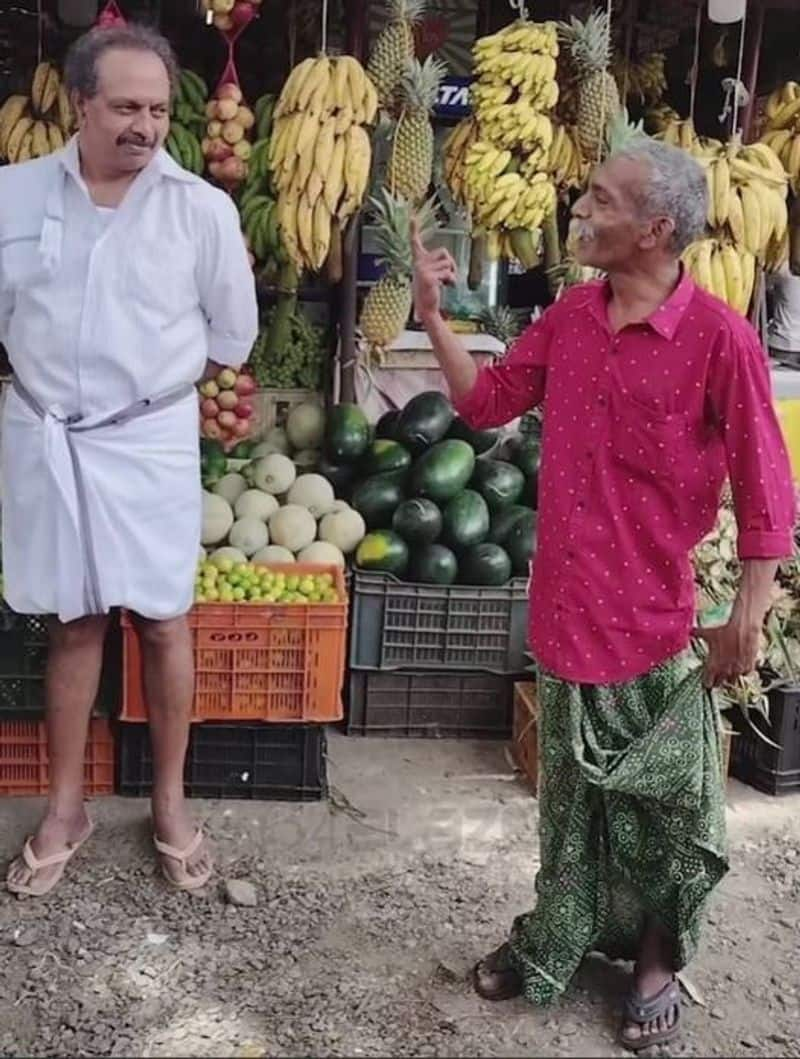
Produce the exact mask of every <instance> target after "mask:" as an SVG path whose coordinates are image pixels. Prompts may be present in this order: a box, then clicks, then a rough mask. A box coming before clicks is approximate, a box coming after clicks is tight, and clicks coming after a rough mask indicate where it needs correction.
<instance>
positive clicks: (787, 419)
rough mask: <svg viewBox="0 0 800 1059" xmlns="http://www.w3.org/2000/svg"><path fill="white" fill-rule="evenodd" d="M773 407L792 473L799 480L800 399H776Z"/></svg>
mask: <svg viewBox="0 0 800 1059" xmlns="http://www.w3.org/2000/svg"><path fill="white" fill-rule="evenodd" d="M775 406H776V408H777V410H778V419H779V420H780V424H781V428H782V430H783V436H784V438H785V439H786V445H787V447H788V449H789V456H790V457H791V460H792V473H793V474H794V477H795V479H796V480H800V397H790V398H783V399H781V398H778V399H777V400H776V401H775Z"/></svg>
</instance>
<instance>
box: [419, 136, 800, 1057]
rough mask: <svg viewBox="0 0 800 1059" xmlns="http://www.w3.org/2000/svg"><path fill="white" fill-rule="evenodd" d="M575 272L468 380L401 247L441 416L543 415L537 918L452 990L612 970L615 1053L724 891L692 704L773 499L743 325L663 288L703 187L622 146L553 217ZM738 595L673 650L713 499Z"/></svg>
mask: <svg viewBox="0 0 800 1059" xmlns="http://www.w3.org/2000/svg"><path fill="white" fill-rule="evenodd" d="M573 215H574V216H573V227H572V232H571V235H572V239H573V241H574V243H575V246H576V256H577V258H578V260H579V261H580V263H581V264H584V265H590V266H593V267H595V268H598V269H601V270H603V271H604V272H605V273H606V275H607V279H606V280H604V281H603V282H595V283H587V284H582V285H580V286H577V287H573V288H572V289H570V290H568V291H567V292H566V293H565V294H564V296H563V297H562V298H561V299H560V300H559V301H558V302H556V304H555V305H553V306H551V307H550V308H549V309H548V310H547V311H546V312H545V313H544V315H543V316H542V317H541V318H540V319H539V320H538V321H537V322H536V323H535V324H534V325H533V326H532V327H530V328H529V329H528V330H527V331H526V332H525V334H524V335H523V336H522V337H521V338H520V340H519V341H518V343H517V345H516V346H515V347H514V349H513V350H512V351H511V353H510V354H509V356H508V357H506V358H505V359H504V360H503V361H501V362H500V363H499V364H497V365H495V366H492V367H489V368H485V369H483V370H481V371H479V370H478V369H477V368H476V366H475V364H474V362H473V359H472V357H471V356H470V355H469V354H468V353H467V352H466V351H465V350H464V348H463V347H462V346H461V344H460V342H459V341H458V339H457V338H456V337H455V336H454V335H453V334H452V332H451V331H450V330H449V329H448V327H447V325H446V324H445V322H444V320H443V318H442V315H441V312H440V291H441V285H442V284H443V283H444V284H448V283H452V282H453V281H454V279H455V264H454V262H453V260H452V258H451V257H450V255H449V254H448V253H447V252H446V251H444V250H434V251H428V250H426V249H425V248H424V247H423V245H422V243H421V242H420V240H419V237H418V233H417V232H414V233H413V237H414V250H415V261H416V274H415V304H416V311H417V315H418V317H419V319H420V320H421V321H422V323H423V324H424V326H425V328H426V329H427V331H428V334H429V335H430V337H431V340H432V342H433V347H434V349H435V351H436V355H437V357H438V359H439V363H440V364H441V367H442V370H443V372H444V374H445V377H446V379H447V382H448V384H449V386H450V391H451V394H452V397H453V400H454V402H455V405H456V407H457V409H458V411H459V413H460V414H461V416H462V417H463V418H464V419H466V420H467V422H468V423H469V424H470V425H471V426H473V427H475V428H485V427H495V426H499V425H501V424H504V423H507V422H509V421H510V420H512V419H514V418H516V417H517V416H519V415H521V414H522V413H523V412H526V411H528V410H529V409H531V408H533V407H535V406H536V405H540V404H541V405H543V408H544V428H543V429H544V434H543V460H542V468H541V475H540V481H539V523H538V548H537V554H536V561H535V563H534V570H533V582H532V595H531V616H530V640H531V645H532V650H533V652H534V655H535V657H536V659H537V663H538V665H539V670H540V676H539V698H540V711H541V712H540V739H541V767H542V781H543V783H542V791H541V801H540V814H541V823H540V827H541V854H542V864H541V870H540V872H539V875H538V877H537V881H536V891H537V898H538V899H537V904H536V908H535V909H534V911H533V912H531V913H529V914H527V915H523V916H520V917H519V918H518V919H517V920H516V922H515V923H514V925H513V928H512V930H511V933H510V937H509V940H508V941H507V942H505V943H504V944H503V945H501V946H500V948H499V949H497V950H496V951H495V952H493V953H491V954H490V955H489V956H487V957H486V958H485V959H483V960H482V961H481V962H480V963H479V964H478V965H477V967H476V968H475V986H476V989H477V990H478V992H479V993H480V994H481V996H483V997H485V998H487V999H490V1000H503V999H507V998H509V997H511V996H515V995H518V994H522V995H524V996H526V997H527V998H528V999H530V1000H532V1001H534V1002H537V1003H547V1002H549V1001H550V1000H552V999H553V998H554V997H556V996H557V995H558V994H560V993H561V992H563V990H564V989H565V988H566V987H567V985H568V984H569V981H570V979H571V978H572V977H573V975H574V973H575V971H576V970H577V968H578V966H579V965H580V963H581V960H582V959H583V957H584V955H585V954H586V953H587V952H589V951H593V950H594V951H603V952H605V953H607V954H608V955H610V956H612V957H621V958H630V959H634V960H636V971H635V981H634V986H633V990H632V993H631V996H630V998H629V1000H628V1002H627V1003H626V1006H625V1013H624V1017H623V1022H622V1027H621V1030H620V1041H621V1043H622V1044H623V1045H625V1046H626V1047H628V1048H630V1049H632V1050H639V1049H643V1048H647V1047H650V1046H652V1045H654V1044H656V1043H664V1042H666V1041H667V1040H669V1039H670V1038H671V1037H673V1036H674V1035H675V1033H676V1032H677V1030H678V1021H679V1018H680V997H679V991H678V985H677V982H676V978H675V975H676V973H677V971H678V970H680V968H682V967H683V966H684V965H685V964H686V963H687V961H688V960H689V959H690V958H691V956H692V955H693V952H694V950H695V948H696V945H697V941H698V939H699V932H700V924H701V919H702V912H703V908H704V905H705V903H706V900H707V898H708V896H709V894H710V893H711V891H712V890H713V889H714V887H715V886H716V884H717V883H718V882H719V880H720V879H721V878H722V876H723V875H724V874H725V871H726V870H727V853H726V842H725V803H724V786H723V779H722V775H721V759H720V747H719V739H718V730H717V716H716V712H715V708H714V704H713V700H712V697H711V694H710V693H709V691H708V690H707V689H710V688H712V687H714V686H715V685H718V684H721V683H724V682H726V681H728V680H731V679H734V678H736V677H738V676H740V675H743V674H746V673H748V672H750V671H751V670H752V669H753V668H754V665H755V663H756V655H757V649H758V642H759V633H760V630H761V627H762V624H763V620H764V617H765V614H766V612H767V609H768V607H769V601H770V596H771V590H772V584H773V581H774V577H775V573H776V569H777V564H778V561H779V560H780V559H781V558H783V557H785V556H788V555H790V554H791V552H792V528H793V523H794V515H795V511H794V495H793V487H792V480H791V472H790V469H789V461H788V457H787V453H786V448H785V445H784V442H783V439H782V436H781V432H780V429H779V426H778V422H777V419H776V416H775V413H774V411H773V406H772V399H771V393H770V382H769V374H768V369H767V364H766V358H765V356H764V352H763V350H762V348H761V346H760V344H759V341H758V339H757V337H756V335H755V333H754V332H753V330H752V329H751V327H750V326H749V324H748V323H747V322H746V321H745V320H744V319H743V318H742V317H741V316H739V315H738V314H737V313H736V312H734V311H733V310H731V309H729V308H728V307H727V306H726V305H724V304H723V303H722V302H720V301H718V300H717V299H716V298H714V297H712V296H711V295H709V294H707V293H706V292H704V291H703V290H700V289H699V288H697V287H696V286H695V285H694V283H693V282H692V280H691V277H690V276H689V275H688V273H686V272H685V271H684V270H683V268H682V266H681V264H680V255H681V253H682V251H683V250H684V249H685V247H686V246H688V245H689V243H691V242H692V241H693V240H695V239H697V238H698V237H700V235H701V233H702V232H703V228H704V225H705V216H706V180H705V175H704V173H703V171H702V169H701V168H700V167H699V165H698V164H697V163H696V162H695V161H694V160H693V159H692V158H691V157H690V156H689V155H688V154H686V153H685V152H682V151H679V150H677V149H675V148H671V147H668V146H666V145H663V144H659V143H656V142H654V141H651V140H648V139H647V138H645V137H642V138H640V139H638V140H636V141H635V142H634V144H633V145H631V146H630V147H628V148H627V149H626V150H625V151H624V152H620V153H618V154H616V155H614V156H613V157H612V158H611V159H610V160H608V161H607V162H606V163H605V164H604V165H602V166H601V167H599V168H598V169H597V170H596V172H595V173H594V175H593V177H592V180H591V182H590V185H589V188H588V191H587V192H586V194H585V195H584V196H583V197H582V198H581V199H580V200H579V201H578V202H577V203H576V205H575V207H574V210H573ZM726 477H727V478H729V479H730V483H731V487H732V490H733V495H734V500H735V505H736V514H737V520H738V524H739V555H740V557H741V560H742V570H743V574H742V582H741V588H740V591H739V595H738V598H737V600H736V603H735V606H734V608H733V612H732V615H731V617H730V620H729V622H728V623H727V624H726V625H725V626H724V627H721V628H718V629H710V630H705V631H704V632H702V633H698V634H697V636H696V637H695V641H697V640H698V639H702V640H703V641H704V642H705V645H706V648H707V659H706V663H705V667H704V669H701V668H700V666H699V663H697V662H696V660H695V659H696V655H694V654H693V653H692V650H691V648H690V641H691V639H692V632H693V626H694V623H695V606H694V603H695V599H694V585H693V574H692V566H691V561H690V554H691V551H692V549H693V548H694V547H695V545H696V544H697V543H698V542H699V541H700V540H701V539H702V538H703V537H704V536H705V535H706V533H707V532H708V531H709V530H710V529H711V528H712V527H713V525H714V522H715V519H716V515H717V511H718V508H719V503H720V494H721V489H722V486H723V483H724V481H725V479H726Z"/></svg>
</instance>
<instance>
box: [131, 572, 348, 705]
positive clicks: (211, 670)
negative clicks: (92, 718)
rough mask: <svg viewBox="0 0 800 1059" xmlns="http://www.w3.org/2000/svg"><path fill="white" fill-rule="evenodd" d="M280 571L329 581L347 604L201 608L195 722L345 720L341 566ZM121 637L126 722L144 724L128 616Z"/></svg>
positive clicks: (195, 633)
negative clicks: (328, 577) (322, 575)
mask: <svg viewBox="0 0 800 1059" xmlns="http://www.w3.org/2000/svg"><path fill="white" fill-rule="evenodd" d="M271 569H273V568H271ZM274 569H276V570H277V569H279V568H278V567H274ZM281 569H285V570H287V571H289V570H291V572H292V573H296V574H303V573H316V574H320V573H330V574H331V575H332V576H333V577H334V583H335V586H336V589H337V591H338V593H339V597H340V599H341V601H342V602H340V603H298V604H291V605H287V606H281V605H279V604H263V605H262V604H254V603H242V604H235V603H234V604H211V603H202V604H199V605H198V606H196V607H195V608H194V609H193V610H192V612H191V613H190V615H189V622H190V625H191V628H192V637H193V641H194V658H195V695H194V702H193V704H192V720H193V721H283V722H287V723H289V722H293V723H307V722H311V721H314V722H317V723H320V722H327V721H339V720H341V718H342V699H341V691H342V681H343V679H344V664H345V643H346V637H347V592H346V589H345V582H344V575H343V572H342V570H341V569H340V568H339V567H338V566H323V565H319V566H316V565H313V564H308V563H295V564H293V565H292V566H290V567H289V566H287V567H283V568H281ZM122 632H123V656H124V674H123V698H122V714H121V720H124V721H145V720H147V709H146V706H145V700H144V693H143V688H142V681H141V651H140V646H139V638H138V636H137V633H136V629H135V627H134V625H133V623H132V621H131V619H130V617H129V616H128V615H123V620H122Z"/></svg>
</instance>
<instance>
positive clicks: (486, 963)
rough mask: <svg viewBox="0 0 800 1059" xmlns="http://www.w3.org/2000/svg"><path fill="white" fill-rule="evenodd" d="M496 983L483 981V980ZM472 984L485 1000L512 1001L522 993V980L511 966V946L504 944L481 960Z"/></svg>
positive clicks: (476, 965)
mask: <svg viewBox="0 0 800 1059" xmlns="http://www.w3.org/2000/svg"><path fill="white" fill-rule="evenodd" d="M482 977H483V978H484V979H486V978H492V979H493V980H494V981H492V982H487V981H485V980H484V981H481V978H482ZM472 984H473V986H474V988H475V992H476V993H477V994H478V996H480V997H483V999H484V1000H491V1001H494V1002H499V1001H502V1000H511V999H513V998H514V997H516V996H519V995H520V993H521V992H522V979H521V978H520V976H519V974H518V972H517V971H516V970H515V969H514V968H513V967H512V965H511V946H510V945H509V944H508V942H507V941H505V942H503V944H502V945H500V946H499V948H497V949H495V950H494V952H490V953H489V955H488V956H484V958H483V959H482V960H479V961H478V962H477V963H476V964H475V967H474V968H473V971H472Z"/></svg>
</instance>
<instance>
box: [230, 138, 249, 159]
mask: <svg viewBox="0 0 800 1059" xmlns="http://www.w3.org/2000/svg"><path fill="white" fill-rule="evenodd" d="M233 153H234V154H235V155H236V157H237V158H241V160H242V161H243V162H246V161H247V160H248V158H249V157H250V155H251V154H252V153H253V145H252V143H250V141H249V140H239V142H238V143H235V144H234V145H233Z"/></svg>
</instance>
